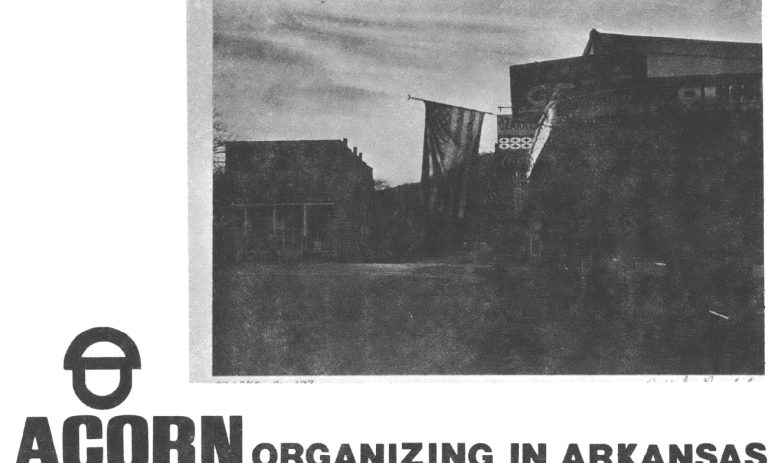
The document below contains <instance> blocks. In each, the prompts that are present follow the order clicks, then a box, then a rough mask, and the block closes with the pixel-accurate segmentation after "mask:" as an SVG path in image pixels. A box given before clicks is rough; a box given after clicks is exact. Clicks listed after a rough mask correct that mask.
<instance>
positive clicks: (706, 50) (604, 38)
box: [583, 29, 762, 61]
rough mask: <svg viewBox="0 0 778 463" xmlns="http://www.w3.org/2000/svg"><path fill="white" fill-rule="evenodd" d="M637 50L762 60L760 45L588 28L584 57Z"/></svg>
mask: <svg viewBox="0 0 778 463" xmlns="http://www.w3.org/2000/svg"><path fill="white" fill-rule="evenodd" d="M624 50H632V51H640V52H644V53H655V54H663V55H693V56H711V57H719V58H738V59H746V60H760V61H761V60H762V44H761V43H746V42H719V41H713V40H696V39H679V38H674V37H651V36H640V35H622V34H605V33H602V32H598V31H597V30H596V29H592V31H591V32H590V33H589V42H588V43H587V44H586V48H585V49H584V52H583V54H584V56H586V55H594V54H598V55H599V54H602V53H608V52H612V51H624Z"/></svg>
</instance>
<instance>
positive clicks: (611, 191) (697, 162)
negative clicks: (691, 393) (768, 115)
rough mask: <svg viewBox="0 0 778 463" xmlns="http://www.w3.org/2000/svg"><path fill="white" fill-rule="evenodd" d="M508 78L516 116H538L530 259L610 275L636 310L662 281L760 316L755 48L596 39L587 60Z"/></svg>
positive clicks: (527, 237)
mask: <svg viewBox="0 0 778 463" xmlns="http://www.w3.org/2000/svg"><path fill="white" fill-rule="evenodd" d="M511 76H512V99H513V102H514V108H513V110H514V113H516V112H518V114H519V116H520V117H523V116H524V115H525V114H526V113H527V112H531V111H535V112H536V114H542V119H540V120H539V124H538V125H539V129H538V131H537V135H536V141H535V146H534V147H533V149H532V150H531V152H530V164H529V169H528V171H527V174H526V175H527V177H528V183H527V188H526V201H525V203H524V204H523V210H522V215H523V218H524V223H525V230H524V232H525V233H524V243H523V247H522V250H523V251H525V252H526V250H527V249H535V250H538V249H539V250H540V252H539V253H536V254H537V256H536V257H538V258H540V259H541V260H543V261H546V262H553V263H557V264H559V265H560V266H563V267H564V268H566V269H577V270H578V271H580V272H581V274H582V275H583V274H588V275H594V278H597V279H607V278H612V279H611V280H609V281H608V282H607V283H604V284H599V285H598V287H599V288H607V289H608V291H618V289H614V288H620V287H623V289H624V290H623V294H625V295H626V296H625V297H627V298H628V299H629V300H630V304H628V305H629V306H632V302H633V301H634V299H635V298H639V297H642V296H641V292H640V291H641V289H640V288H641V286H640V285H641V284H642V283H641V281H642V280H645V279H646V278H649V277H651V278H653V277H655V276H660V277H665V278H664V279H663V283H662V287H663V288H665V289H667V288H668V287H671V286H672V287H673V288H675V289H674V291H675V293H673V294H674V295H675V296H674V300H686V299H687V298H688V299H689V300H690V301H694V302H693V303H694V304H697V305H701V306H702V305H705V304H708V308H709V309H712V310H714V311H715V310H719V309H718V307H719V306H725V305H728V306H742V307H746V306H749V304H750V306H752V307H758V306H759V304H760V303H759V302H758V301H759V300H760V298H761V291H762V289H763V282H762V281H761V276H760V273H761V268H762V265H763V253H764V236H763V223H764V217H763V215H764V198H763V178H764V177H763V118H762V74H761V45H760V44H741V43H729V42H709V41H699V40H688V39H673V38H659V37H636V36H624V35H615V34H602V33H599V32H597V31H592V33H591V37H590V40H589V43H588V45H587V46H586V49H585V52H584V56H582V57H579V58H569V59H566V60H556V61H552V62H544V63H531V64H527V65H519V66H513V67H512V68H511ZM522 79H523V80H522ZM539 110H540V111H541V112H540V113H537V111H539ZM529 242H532V244H534V243H535V242H537V245H534V246H529V245H528V244H527V243H529ZM589 269H592V271H590V270H589ZM600 283H603V282H600ZM652 284H653V283H652ZM643 288H654V287H652V286H650V285H648V286H643ZM654 289H655V288H654ZM654 289H651V290H650V291H649V290H645V294H657V291H655V290H654ZM668 291H670V290H669V289H668ZM755 301H756V302H755Z"/></svg>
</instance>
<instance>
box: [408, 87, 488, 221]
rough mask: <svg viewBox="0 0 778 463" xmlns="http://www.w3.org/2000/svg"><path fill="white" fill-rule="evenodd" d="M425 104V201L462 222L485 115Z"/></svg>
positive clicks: (432, 103) (423, 182) (434, 104)
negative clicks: (460, 219)
mask: <svg viewBox="0 0 778 463" xmlns="http://www.w3.org/2000/svg"><path fill="white" fill-rule="evenodd" d="M424 103H425V105H426V111H427V115H426V123H425V127H424V161H423V164H422V172H421V185H422V192H423V195H424V201H425V203H426V204H427V205H428V207H430V208H433V209H438V210H440V211H443V212H446V213H448V214H449V215H451V216H456V217H459V218H462V217H464V215H465V207H466V205H467V190H468V184H469V182H470V171H471V170H472V167H473V161H474V160H475V159H476V157H477V156H478V146H479V144H480V141H481V124H482V123H483V119H484V114H485V113H483V112H481V111H475V110H472V109H466V108H460V107H457V106H449V105H445V104H441V103H435V102H432V101H425V102H424Z"/></svg>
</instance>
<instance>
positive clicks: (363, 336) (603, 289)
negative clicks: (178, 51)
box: [190, 0, 765, 381]
mask: <svg viewBox="0 0 778 463" xmlns="http://www.w3.org/2000/svg"><path fill="white" fill-rule="evenodd" d="M212 10H213V11H212V19H213V30H212V32H213V37H212V39H213V40H212V44H210V43H209V44H207V45H208V46H211V45H212V76H208V77H209V79H212V101H210V102H209V103H211V107H212V111H211V114H207V115H206V116H207V117H208V118H209V119H212V133H213V147H212V148H213V149H212V163H208V165H207V169H208V174H207V176H208V181H207V182H205V183H203V184H202V185H201V190H202V191H203V194H202V195H201V196H198V197H197V198H199V199H197V200H199V201H206V202H207V201H210V203H209V204H207V206H208V207H212V209H209V210H208V211H209V212H208V215H209V217H208V219H209V220H210V222H209V224H210V227H211V228H210V232H211V236H210V240H207V242H206V243H205V244H204V245H203V246H204V247H203V249H204V251H203V252H202V253H199V254H198V255H196V256H194V258H195V259H196V260H197V262H199V263H197V264H196V265H199V266H201V267H203V266H210V268H209V269H208V270H210V271H211V283H212V293H211V294H210V300H208V301H207V306H208V309H207V313H206V317H207V318H209V321H208V323H207V324H206V325H205V326H206V327H208V329H206V330H205V332H198V331H196V332H195V334H194V337H193V339H194V341H193V342H194V344H193V346H194V347H193V349H195V350H199V351H200V352H201V354H202V351H205V352H204V354H202V355H204V356H205V357H207V358H209V361H210V366H211V371H209V372H207V373H208V374H210V375H212V377H213V378H215V379H224V380H227V381H229V379H230V378H237V377H241V378H243V377H251V378H258V379H260V380H261V379H262V378H278V377H281V378H283V377H289V378H299V377H311V378H332V377H340V378H345V379H348V378H356V377H371V378H378V379H380V378H381V377H391V378H397V377H409V378H411V377H413V378H418V377H426V378H431V379H433V380H434V379H435V378H451V377H457V378H462V377H465V378H468V377H470V378H482V379H483V378H486V380H487V381H488V380H489V378H493V379H496V378H500V377H540V376H543V377H547V376H553V377H560V376H575V377H591V376H598V377H610V376H627V377H638V376H640V377H643V376H647V375H648V376H657V375H706V376H707V375H719V376H726V375H749V376H760V375H764V371H765V327H764V326H765V325H764V320H765V303H764V291H765V285H764V193H763V191H764V168H763V153H764V148H763V146H764V144H763V133H764V132H763V126H764V124H763V97H762V95H763V79H762V44H761V42H762V5H761V2H760V1H759V0H743V1H722V0H701V1H697V2H687V1H678V0H651V1H620V2H617V1H612V0H593V1H588V2H571V1H545V2H540V1H515V2H507V1H502V0H487V1H482V2H468V1H464V0H448V1H427V2H406V1H401V0H362V1H356V0H275V1H260V0H214V2H213V8H212ZM190 85H191V82H190ZM206 98H207V95H206ZM211 164H212V165H211ZM190 201H192V199H191V198H190ZM209 248H210V249H209ZM209 256H210V257H209ZM552 379H553V378H552Z"/></svg>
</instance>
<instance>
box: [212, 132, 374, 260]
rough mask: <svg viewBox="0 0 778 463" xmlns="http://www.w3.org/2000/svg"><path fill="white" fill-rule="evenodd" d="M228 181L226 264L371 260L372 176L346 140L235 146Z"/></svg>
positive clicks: (221, 209)
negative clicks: (237, 262) (229, 262)
mask: <svg viewBox="0 0 778 463" xmlns="http://www.w3.org/2000/svg"><path fill="white" fill-rule="evenodd" d="M223 175H224V178H223V185H222V188H221V191H218V192H217V191H215V192H214V226H215V232H214V233H215V236H214V239H215V240H218V239H222V240H224V242H225V243H224V245H223V246H222V248H224V249H225V250H224V251H223V252H224V253H225V254H228V256H227V257H226V258H225V259H226V260H233V261H294V260H303V259H305V260H311V259H319V260H343V261H363V260H366V259H368V258H370V254H371V239H372V237H371V235H372V228H373V169H372V168H371V167H370V166H368V165H367V164H366V163H365V162H364V161H363V160H362V154H361V153H358V151H357V148H356V147H354V148H353V150H352V149H349V147H348V141H347V140H345V139H344V140H300V141H235V142H228V143H226V144H225V166H224V173H223ZM219 216H223V217H224V218H223V220H224V222H225V223H227V225H225V226H224V227H222V228H224V230H223V231H222V234H223V235H222V236H221V237H218V236H216V229H217V223H216V222H217V219H218V218H219ZM214 248H215V249H217V246H215V247H214Z"/></svg>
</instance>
